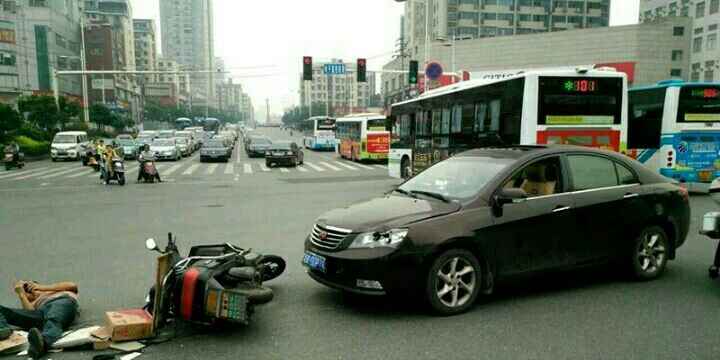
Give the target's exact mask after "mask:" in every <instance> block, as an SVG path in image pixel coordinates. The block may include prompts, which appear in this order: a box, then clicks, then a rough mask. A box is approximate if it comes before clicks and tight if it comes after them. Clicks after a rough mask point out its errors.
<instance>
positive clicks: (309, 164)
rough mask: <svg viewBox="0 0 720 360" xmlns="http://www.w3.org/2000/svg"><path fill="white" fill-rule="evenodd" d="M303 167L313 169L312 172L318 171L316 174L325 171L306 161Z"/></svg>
mask: <svg viewBox="0 0 720 360" xmlns="http://www.w3.org/2000/svg"><path fill="white" fill-rule="evenodd" d="M304 165H307V166H309V167H311V168H313V170H315V171H318V172H323V171H325V169H323V168H321V167H319V166H317V165H315V164H313V163H309V162H307V161H306V162H305V163H304Z"/></svg>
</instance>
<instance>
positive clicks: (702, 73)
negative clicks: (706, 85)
mask: <svg viewBox="0 0 720 360" xmlns="http://www.w3.org/2000/svg"><path fill="white" fill-rule="evenodd" d="M676 16H688V17H690V18H692V19H693V21H692V27H691V28H689V29H685V30H684V31H686V32H687V34H689V36H690V39H691V40H690V41H691V46H690V47H691V50H690V53H689V54H687V53H686V54H681V53H678V54H673V55H672V56H673V59H674V58H676V57H688V58H689V59H690V62H689V64H690V65H689V68H688V69H686V71H688V72H689V73H690V80H691V81H717V80H718V79H720V49H718V23H719V22H720V0H704V1H697V0H696V1H689V0H674V1H672V0H643V1H641V2H640V21H641V22H644V23H648V22H655V21H658V20H659V19H662V18H667V17H676ZM680 31H681V30H680V29H677V31H676V33H675V34H673V35H674V36H684V35H687V34H685V33H680Z"/></svg>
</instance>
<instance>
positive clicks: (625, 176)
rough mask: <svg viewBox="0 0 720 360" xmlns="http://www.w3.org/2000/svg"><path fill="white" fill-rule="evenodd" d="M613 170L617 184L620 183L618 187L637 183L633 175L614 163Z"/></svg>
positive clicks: (628, 170) (622, 166)
mask: <svg viewBox="0 0 720 360" xmlns="http://www.w3.org/2000/svg"><path fill="white" fill-rule="evenodd" d="M615 168H616V169H617V176H618V182H619V183H620V185H630V184H637V183H638V180H637V177H636V176H635V174H634V173H633V172H632V171H630V169H628V168H627V167H625V166H624V165H620V164H618V163H615Z"/></svg>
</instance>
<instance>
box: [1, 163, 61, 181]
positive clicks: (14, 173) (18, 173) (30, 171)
mask: <svg viewBox="0 0 720 360" xmlns="http://www.w3.org/2000/svg"><path fill="white" fill-rule="evenodd" d="M48 168H49V167H48V166H45V167H41V168H37V169H27V170H19V171H14V170H10V171H7V174H5V173H3V175H2V176H0V179H7V178H11V177H16V176H21V175H28V174H33V173H37V172H40V171H43V170H46V169H48Z"/></svg>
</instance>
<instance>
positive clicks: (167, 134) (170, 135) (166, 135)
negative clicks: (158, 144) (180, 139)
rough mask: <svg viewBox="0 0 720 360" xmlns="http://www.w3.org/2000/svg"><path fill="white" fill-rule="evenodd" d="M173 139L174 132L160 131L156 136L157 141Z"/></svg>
mask: <svg viewBox="0 0 720 360" xmlns="http://www.w3.org/2000/svg"><path fill="white" fill-rule="evenodd" d="M174 137H175V130H161V131H160V132H158V134H157V138H158V139H172V138H174Z"/></svg>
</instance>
